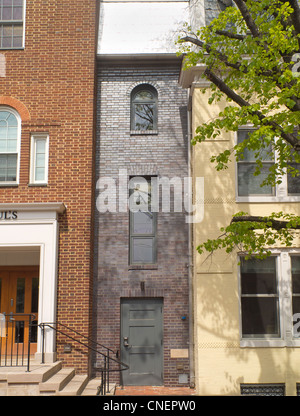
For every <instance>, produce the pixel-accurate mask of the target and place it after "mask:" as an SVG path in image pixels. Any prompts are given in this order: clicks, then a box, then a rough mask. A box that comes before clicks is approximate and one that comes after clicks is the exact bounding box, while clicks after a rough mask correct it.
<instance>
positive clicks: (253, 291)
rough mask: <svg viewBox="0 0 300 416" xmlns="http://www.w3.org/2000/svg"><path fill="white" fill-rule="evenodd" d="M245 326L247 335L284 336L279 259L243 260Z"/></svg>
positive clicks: (243, 320) (243, 335) (242, 303)
mask: <svg viewBox="0 0 300 416" xmlns="http://www.w3.org/2000/svg"><path fill="white" fill-rule="evenodd" d="M240 280H241V325H242V337H243V338H266V337H268V338H280V336H281V331H280V307H279V289H278V276H277V267H276V258H275V257H269V258H267V259H266V260H256V259H250V260H244V259H241V273H240Z"/></svg>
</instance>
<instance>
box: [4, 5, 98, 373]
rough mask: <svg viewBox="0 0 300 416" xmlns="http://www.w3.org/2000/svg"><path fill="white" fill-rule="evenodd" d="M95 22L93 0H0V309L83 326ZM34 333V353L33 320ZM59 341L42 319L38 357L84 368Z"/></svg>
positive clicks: (88, 285) (86, 327) (86, 326)
mask: <svg viewBox="0 0 300 416" xmlns="http://www.w3.org/2000/svg"><path fill="white" fill-rule="evenodd" d="M96 22H97V2H96V1H95V0H86V1H84V2H82V1H79V0H66V1H64V2H61V1H54V2H49V1H44V0H35V1H28V0H27V1H26V0H3V1H0V282H1V292H0V293H1V297H0V301H1V304H0V312H6V313H10V312H13V313H16V312H18V311H19V312H20V311H21V312H23V313H28V312H34V313H35V314H36V315H37V314H38V316H36V319H38V321H39V322H55V321H57V322H61V323H63V324H66V325H68V326H70V327H73V328H76V330H77V331H78V332H80V333H82V334H84V335H86V336H89V335H90V330H91V328H90V326H91V324H90V323H91V319H90V318H91V317H90V314H91V295H92V262H93V256H92V252H93V251H92V246H91V242H92V238H91V230H92V223H93V200H94V198H93V187H94V185H93V155H94V113H95V111H94V80H95V77H94V75H95V49H96V39H95V37H96V27H97V25H96ZM37 288H38V289H37ZM34 296H37V299H35V300H34V299H33V298H34ZM37 300H38V306H35V309H37V310H32V307H33V306H32V305H33V304H35V305H37ZM22 302H23V303H22ZM12 342H14V341H12ZM35 343H36V346H33V348H36V351H37V354H38V355H40V354H41V347H42V346H41V344H42V342H41V334H40V330H38V333H37V335H36V339H35ZM63 343H64V341H63V340H62V336H61V335H59V334H58V335H57V337H56V336H55V334H54V333H53V331H51V330H50V329H49V328H48V329H47V330H46V338H45V348H46V350H45V351H46V359H47V360H50V361H51V360H55V359H56V358H58V359H60V360H63V361H65V362H66V364H68V363H72V365H76V368H77V370H79V371H82V372H87V369H88V355H87V354H84V353H82V351H76V349H73V350H72V351H71V353H70V352H69V353H65V352H64V349H63Z"/></svg>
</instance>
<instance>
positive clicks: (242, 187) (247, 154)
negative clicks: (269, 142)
mask: <svg viewBox="0 0 300 416" xmlns="http://www.w3.org/2000/svg"><path fill="white" fill-rule="evenodd" d="M250 133H251V130H246V129H242V130H239V131H238V143H242V142H243V141H244V140H246V139H247V137H248V135H249V134H250ZM270 150H271V149H267V150H266V151H262V152H261V161H262V167H261V173H260V175H254V173H255V170H256V159H255V153H256V152H254V151H251V150H248V149H247V148H246V149H245V151H244V153H243V156H244V158H243V160H240V161H239V162H238V167H237V170H238V195H239V196H246V195H274V189H273V188H272V187H271V186H270V185H269V186H260V185H261V183H262V182H263V180H264V179H266V177H267V176H268V173H269V169H270V167H271V166H272V164H273V160H274V157H272V156H271V155H272V152H270Z"/></svg>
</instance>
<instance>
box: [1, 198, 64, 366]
mask: <svg viewBox="0 0 300 416" xmlns="http://www.w3.org/2000/svg"><path fill="white" fill-rule="evenodd" d="M65 209H66V208H65V206H64V205H63V204H62V203H56V202H55V203H33V204H31V203H24V204H23V203H20V204H1V203H0V211H14V212H15V213H16V214H17V218H15V219H8V220H4V221H0V255H1V254H2V253H4V256H3V257H4V258H5V257H6V256H5V253H6V251H7V252H10V253H13V252H14V250H15V251H16V252H17V251H19V250H24V249H25V250H26V249H28V250H30V249H35V250H39V267H40V273H39V311H38V316H39V322H38V323H41V322H55V321H56V309H57V308H56V306H57V273H58V243H59V225H58V215H59V214H62V213H63V212H64V211H65ZM2 264H8V263H2ZM10 264H11V263H10ZM13 264H16V263H13ZM54 332H55V331H53V330H51V329H50V328H46V329H45V339H44V351H45V355H44V358H45V362H49V363H50V362H55V361H56V335H55V333H54ZM41 338H42V337H41V330H40V329H38V343H37V344H38V345H37V353H36V356H35V358H36V359H37V360H41V358H42V339H41Z"/></svg>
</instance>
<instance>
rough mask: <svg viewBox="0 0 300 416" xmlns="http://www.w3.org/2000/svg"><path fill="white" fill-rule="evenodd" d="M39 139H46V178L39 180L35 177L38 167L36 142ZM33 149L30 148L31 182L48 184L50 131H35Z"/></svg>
mask: <svg viewBox="0 0 300 416" xmlns="http://www.w3.org/2000/svg"><path fill="white" fill-rule="evenodd" d="M38 140H45V178H44V180H42V181H41V180H37V179H36V178H35V168H36V142H37V141H38ZM30 147H31V149H30V184H31V185H47V184H48V165H49V134H48V133H33V134H32V135H31V146H30Z"/></svg>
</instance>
